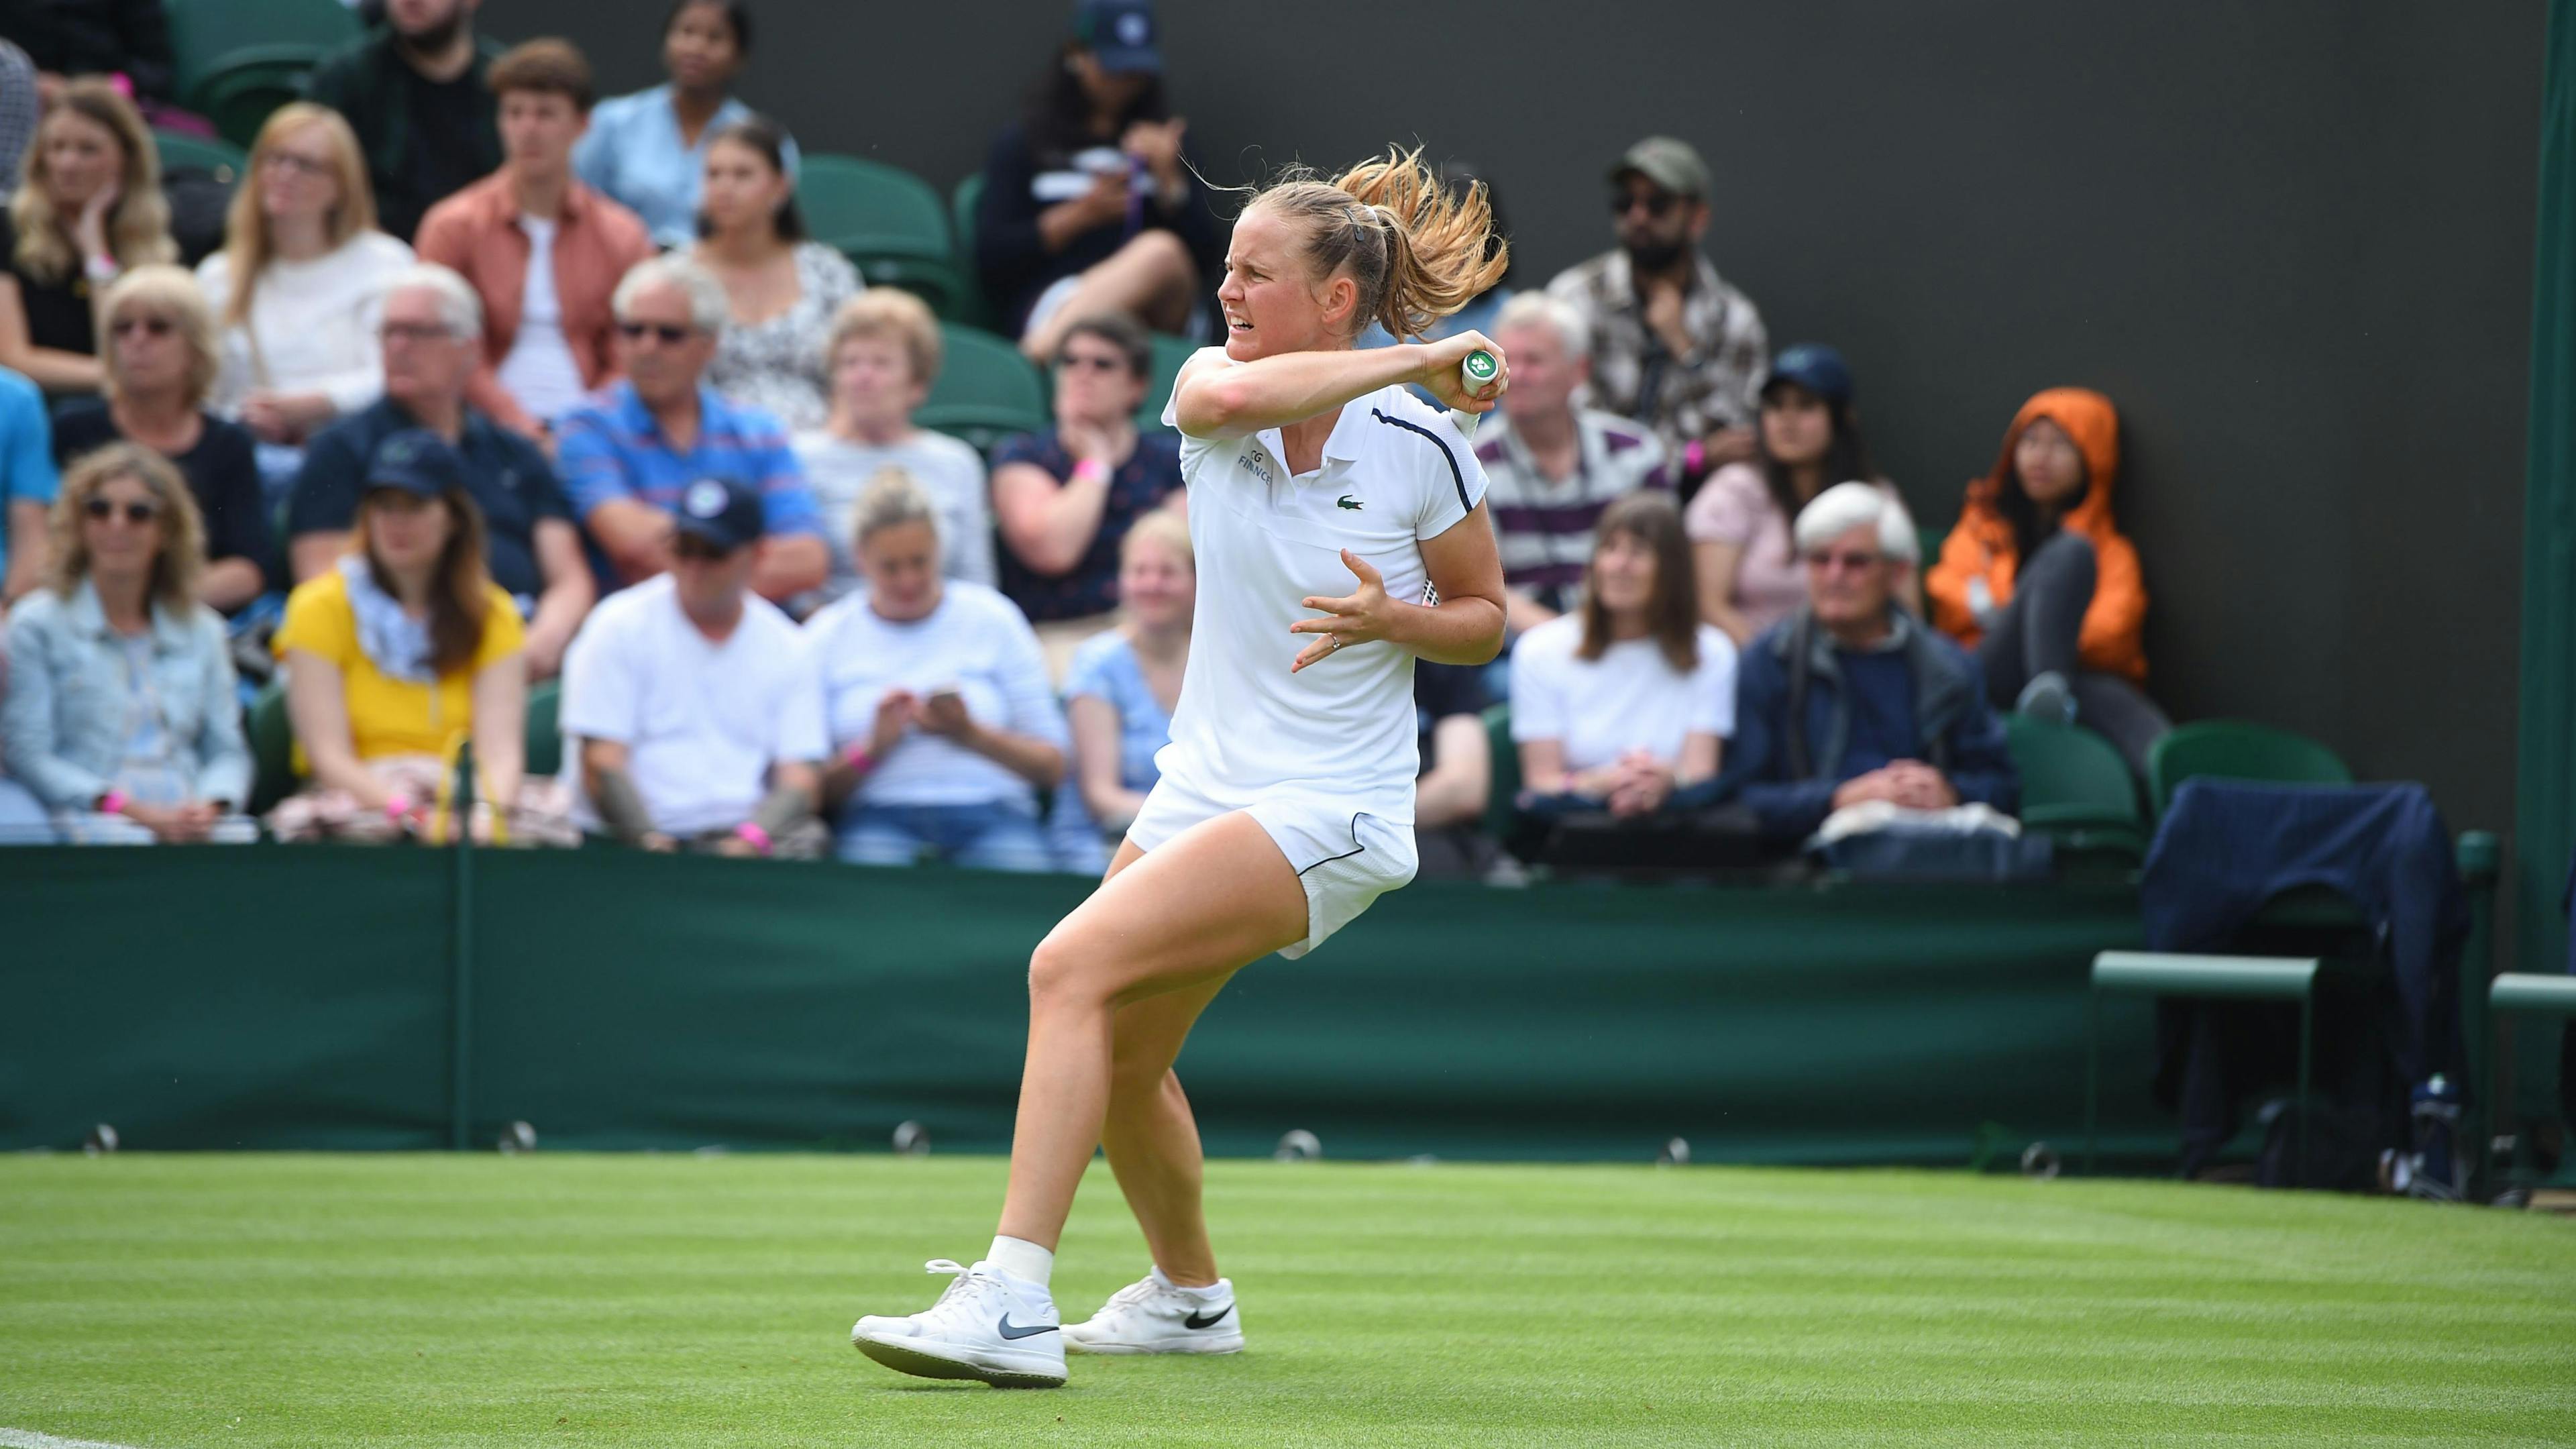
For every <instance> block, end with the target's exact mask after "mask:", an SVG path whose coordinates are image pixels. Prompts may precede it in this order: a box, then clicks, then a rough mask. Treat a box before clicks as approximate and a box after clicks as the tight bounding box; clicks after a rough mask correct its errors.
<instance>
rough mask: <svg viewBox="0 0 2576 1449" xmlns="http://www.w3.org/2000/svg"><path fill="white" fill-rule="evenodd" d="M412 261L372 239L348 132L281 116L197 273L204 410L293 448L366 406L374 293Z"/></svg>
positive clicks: (378, 297)
mask: <svg viewBox="0 0 2576 1449" xmlns="http://www.w3.org/2000/svg"><path fill="white" fill-rule="evenodd" d="M411 260H412V254H411V248H410V247H408V246H405V245H404V244H403V243H401V242H399V241H396V240H395V239H394V238H392V237H389V236H387V235H385V234H384V233H383V232H380V231H378V230H376V201H375V193H374V192H373V191H371V190H370V189H369V188H368V185H367V163H366V157H365V155H364V153H362V152H361V151H360V150H359V149H358V138H357V135H356V133H355V132H353V131H351V130H350V129H349V123H348V122H347V121H344V120H342V119H341V118H340V113H339V112H337V111H334V110H332V109H331V108H330V107H328V106H319V105H315V104H312V103H311V102H308V101H297V102H295V103H293V104H291V105H286V106H282V107H280V108H279V109H278V111H277V113H276V114H275V115H272V116H270V117H269V118H268V123H267V124H266V125H264V126H261V127H260V128H259V137H258V139H257V140H255V141H253V142H252V143H251V151H250V170H249V174H248V175H246V176H244V177H243V178H242V184H241V189H240V190H238V191H236V192H234V193H233V204H232V210H231V212H230V213H229V214H228V215H227V216H226V217H225V219H224V249H223V250H222V251H219V252H217V253H215V254H214V255H213V256H210V257H208V258H206V259H205V260H204V261H202V262H199V263H198V264H197V284H198V285H199V286H201V287H203V288H205V292H206V300H207V301H208V302H209V303H210V304H211V305H212V306H213V307H214V308H215V314H216V318H217V321H218V322H219V324H220V325H221V327H222V331H223V342H222V351H223V370H222V372H221V373H220V375H219V376H218V377H217V379H216V383H215V398H214V401H215V408H216V410H217V411H219V412H221V413H223V414H225V415H226V416H228V417H235V418H239V419H240V420H241V423H242V426H244V427H246V428H249V429H250V430H251V432H252V433H253V434H254V435H256V436H257V437H258V438H259V440H260V441H261V442H263V443H266V444H269V445H271V446H272V447H288V448H291V447H296V446H299V445H301V444H302V443H303V441H304V440H305V439H306V438H307V437H309V436H311V435H312V434H313V433H314V432H316V431H318V430H319V429H320V428H321V427H322V426H323V425H324V424H326V423H328V422H330V421H331V420H332V419H333V418H336V417H338V416H340V415H341V414H342V413H347V412H354V411H356V410H357V409H359V408H362V407H365V406H366V405H367V404H369V403H371V402H374V401H375V400H376V398H377V397H378V396H379V395H380V394H382V393H383V392H384V390H385V370H384V359H383V354H382V352H381V351H380V350H379V347H378V343H377V338H376V328H377V326H378V324H380V323H381V322H382V321H383V320H384V303H385V287H386V285H387V284H388V283H390V282H391V281H392V279H393V276H394V274H395V273H397V272H399V271H401V270H402V269H403V268H405V267H407V266H410V265H411ZM291 462H292V459H277V458H273V457H272V458H271V459H270V460H268V465H269V466H270V467H271V468H272V469H275V468H280V467H284V466H289V465H291Z"/></svg>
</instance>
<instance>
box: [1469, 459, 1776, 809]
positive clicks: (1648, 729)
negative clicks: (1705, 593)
mask: <svg viewBox="0 0 2576 1449" xmlns="http://www.w3.org/2000/svg"><path fill="white" fill-rule="evenodd" d="M1735 658H1736V654H1735V644H1734V642H1733V641H1732V640H1730V639H1728V638H1727V637H1726V635H1725V634H1724V633H1723V632H1721V631H1720V630H1719V629H1718V628H1717V627H1716V626H1715V625H1712V624H1705V623H1702V622H1701V621H1700V618H1699V598H1698V589H1697V586H1696V583H1695V582H1694V580H1693V578H1692V575H1691V545H1690V539H1689V537H1688V536H1687V535H1686V534H1685V533H1684V532H1683V530H1682V518H1681V513H1680V511H1679V510H1677V509H1675V508H1674V507H1673V502H1672V500H1671V498H1669V497H1667V496H1666V495H1664V494H1662V493H1632V494H1630V495H1628V496H1627V497H1625V498H1622V499H1620V500H1619V501H1618V502H1616V503H1613V504H1611V505H1610V506H1609V507H1608V508H1607V509H1605V510H1603V512H1602V514H1601V522H1600V525H1599V527H1598V529H1597V530H1596V532H1595V534H1594V538H1593V545H1592V567H1591V570H1590V576H1589V577H1588V578H1587V579H1586V580H1585V581H1584V587H1583V603H1582V606H1581V607H1580V608H1578V609H1576V610H1575V611H1574V612H1572V613H1569V614H1564V615H1561V616H1559V617H1557V618H1555V619H1551V620H1549V621H1548V622H1547V623H1544V624H1541V625H1540V626H1538V627H1537V628H1535V629H1532V630H1531V631H1529V632H1528V633H1527V634H1524V635H1522V636H1521V641H1520V644H1519V646H1518V647H1516V648H1514V649H1513V650H1512V739H1513V740H1514V741H1515V742H1517V743H1518V744H1519V746H1520V752H1521V782H1522V787H1523V788H1524V789H1526V790H1528V791H1529V792H1530V793H1531V794H1533V795H1538V796H1543V797H1544V796H1554V797H1571V798H1572V799H1575V800H1580V801H1583V802H1585V803H1587V804H1589V805H1592V806H1594V807H1597V808H1602V809H1607V810H1608V811H1609V812H1610V813H1611V814H1613V815H1621V816H1636V815H1651V814H1653V813H1654V812H1656V811H1658V810H1661V809H1663V808H1664V807H1665V806H1666V805H1667V804H1670V803H1672V801H1673V799H1674V797H1675V796H1676V795H1677V794H1679V793H1681V792H1685V791H1688V790H1690V789H1691V788H1692V787H1693V786H1698V785H1704V784H1706V783H1707V782H1709V781H1712V780H1715V779H1716V778H1717V769H1718V756H1719V753H1720V750H1721V749H1722V747H1723V745H1724V742H1725V739H1726V737H1727V736H1728V735H1730V734H1732V733H1734V730H1735Z"/></svg>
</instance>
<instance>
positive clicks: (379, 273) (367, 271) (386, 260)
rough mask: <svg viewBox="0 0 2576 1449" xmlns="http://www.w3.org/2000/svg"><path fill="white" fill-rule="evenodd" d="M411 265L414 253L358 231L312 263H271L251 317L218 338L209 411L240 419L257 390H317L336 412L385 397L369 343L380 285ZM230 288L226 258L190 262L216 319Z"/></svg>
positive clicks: (380, 366)
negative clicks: (244, 404)
mask: <svg viewBox="0 0 2576 1449" xmlns="http://www.w3.org/2000/svg"><path fill="white" fill-rule="evenodd" d="M411 263H412V254H411V248H410V247H408V246H405V245H404V244H403V243H401V242H399V241H396V240H394V239H393V238H392V237H389V236H387V235H385V234H384V233H383V232H380V231H362V232H359V233H358V234H357V235H355V236H353V237H350V238H349V239H348V240H347V241H344V242H342V243H341V244H340V245H339V246H337V247H335V248H333V249H332V250H330V251H327V252H324V253H323V254H322V255H320V256H318V257H314V258H312V259H311V260H309V261H301V262H289V261H272V262H270V263H269V264H268V270H267V271H266V272H265V273H264V274H262V275H261V277H260V279H259V284H258V285H257V286H256V287H254V288H252V289H251V294H250V316H249V317H248V318H247V319H245V321H244V324H243V325H242V326H239V327H228V328H225V329H224V334H223V336H222V337H220V338H218V339H216V346H215V350H216V352H217V354H218V355H219V356H220V357H221V359H222V365H221V366H220V367H219V368H218V369H217V371H216V374H215V390H214V392H213V394H212V396H210V397H209V398H208V400H207V406H208V407H211V408H213V409H214V410H215V411H216V412H219V413H222V414H223V415H224V416H226V417H234V416H238V415H239V414H240V412H241V404H242V399H244V398H246V397H248V396H249V395H250V394H251V393H253V392H256V391H259V390H260V389H263V388H265V389H267V390H269V391H271V392H281V393H300V392H318V393H321V394H322V395H323V396H325V397H327V398H329V399H330V400H331V405H332V407H334V408H336V409H338V410H339V411H341V412H343V413H353V412H356V411H357V410H358V409H360V408H362V407H365V406H367V405H368V404H369V403H372V402H374V401H375V400H376V399H377V398H378V397H380V396H382V395H383V394H384V390H385V353H384V343H383V341H382V340H381V339H380V338H378V337H377V336H376V328H377V326H378V324H380V323H382V322H383V321H384V318H385V286H386V284H387V283H389V282H391V281H392V280H393V277H394V274H395V273H396V272H399V271H401V270H402V269H403V268H405V267H408V266H410V265H411ZM233 282H234V277H233V274H232V258H231V256H230V255H229V254H227V253H224V252H216V253H214V254H213V255H212V256H209V257H207V258H206V259H205V260H204V261H202V262H199V263H197V286H198V288H199V290H201V291H203V292H204V293H205V294H206V305H207V306H208V307H210V308H212V309H213V310H214V314H215V316H216V317H218V318H221V317H222V316H223V315H224V312H225V310H226V309H227V308H229V307H230V306H231V305H232V296H233ZM254 335H255V336H256V339H257V341H256V345H254V343H253V338H254Z"/></svg>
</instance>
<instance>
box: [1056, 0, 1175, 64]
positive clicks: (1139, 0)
mask: <svg viewBox="0 0 2576 1449" xmlns="http://www.w3.org/2000/svg"><path fill="white" fill-rule="evenodd" d="M1073 38H1074V39H1075V40H1076V41H1079V42H1080V43H1081V45H1082V48H1083V49H1085V50H1088V51H1090V52H1091V58H1092V59H1094V60H1096V61H1098V62H1100V68H1101V69H1102V70H1105V71H1108V72H1109V73H1111V74H1112V75H1133V74H1137V73H1140V72H1141V73H1143V74H1146V75H1159V74H1161V73H1162V69H1163V51H1162V39H1163V30H1162V27H1161V26H1159V25H1157V24H1155V23H1154V0H1081V3H1080V4H1078V5H1076V6H1074V8H1073Z"/></svg>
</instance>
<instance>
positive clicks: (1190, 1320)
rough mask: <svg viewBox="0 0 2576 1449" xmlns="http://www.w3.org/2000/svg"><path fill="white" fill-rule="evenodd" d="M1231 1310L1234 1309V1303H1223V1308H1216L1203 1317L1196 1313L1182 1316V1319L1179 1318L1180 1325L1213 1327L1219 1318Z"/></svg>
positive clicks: (1186, 1326) (1184, 1326) (1185, 1326)
mask: <svg viewBox="0 0 2576 1449" xmlns="http://www.w3.org/2000/svg"><path fill="white" fill-rule="evenodd" d="M1233 1311H1234V1305H1233V1304H1231V1303H1229V1304H1227V1305H1225V1306H1224V1307H1223V1308H1220V1309H1218V1310H1217V1311H1216V1312H1214V1313H1211V1314H1209V1315H1207V1316H1206V1317H1204V1318H1202V1317H1200V1316H1199V1315H1197V1314H1195V1313H1193V1314H1191V1315H1190V1316H1189V1317H1187V1318H1184V1319H1182V1320H1181V1327H1183V1328H1214V1327H1216V1326H1217V1323H1218V1321H1219V1320H1221V1319H1223V1318H1224V1317H1225V1316H1226V1315H1227V1314H1229V1313H1232V1312H1233Z"/></svg>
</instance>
